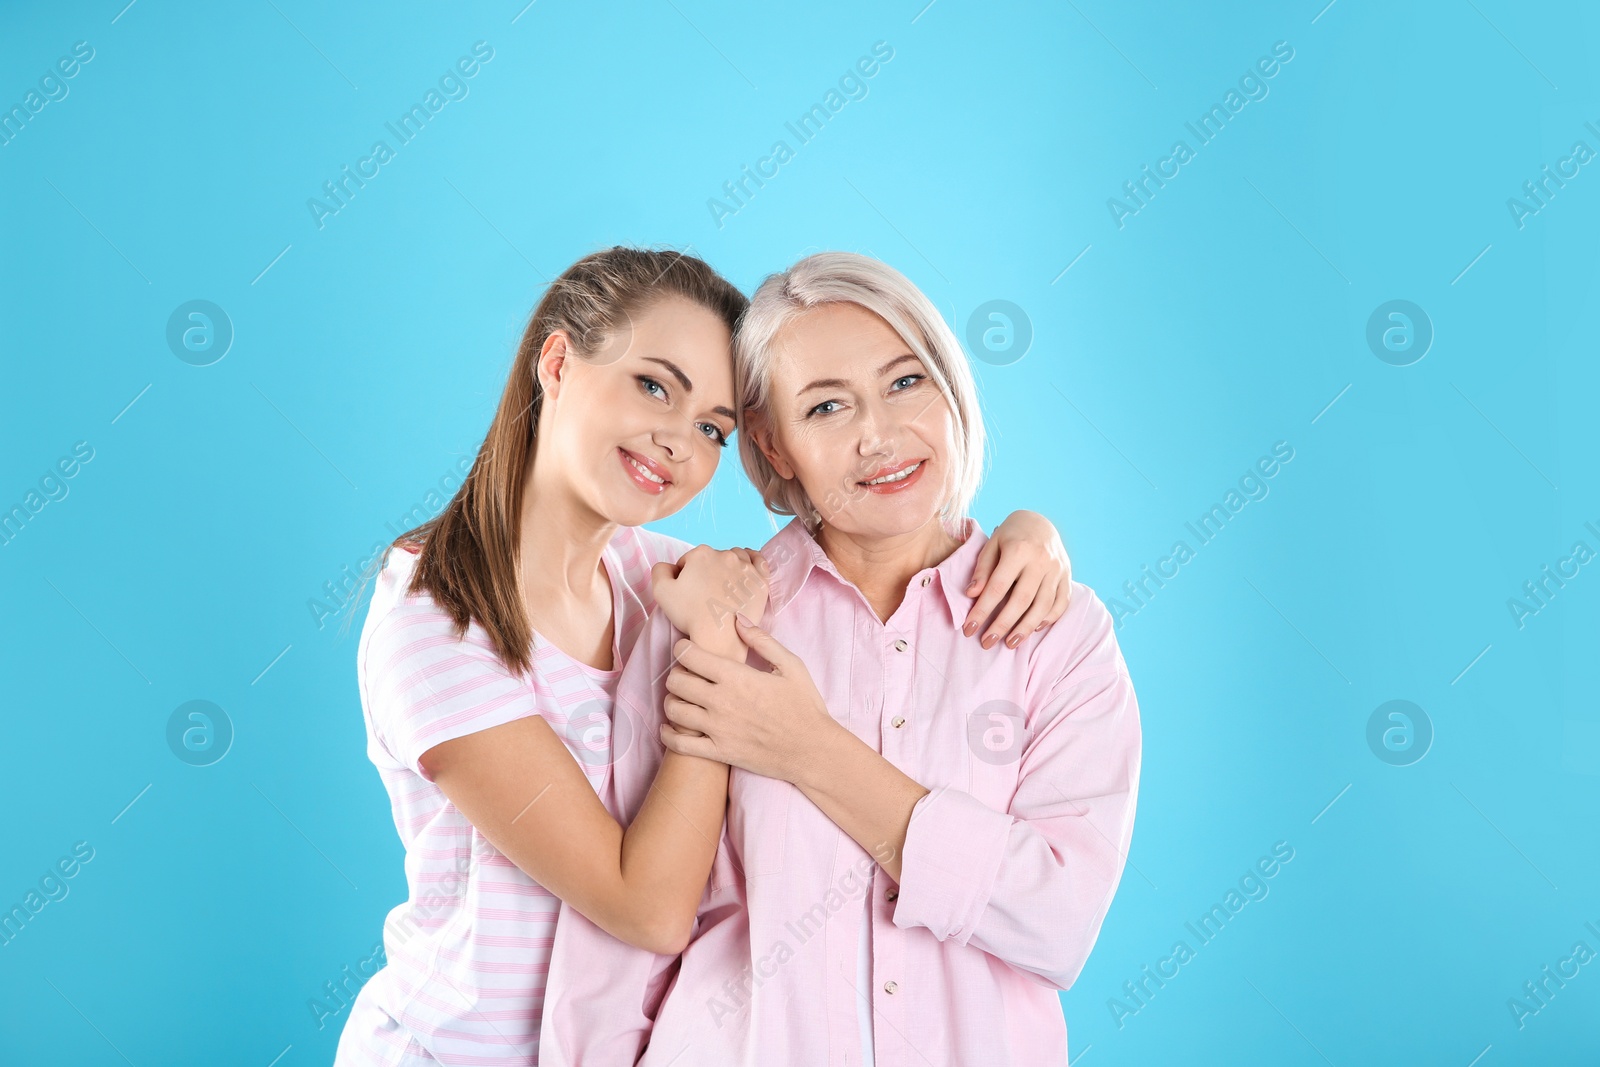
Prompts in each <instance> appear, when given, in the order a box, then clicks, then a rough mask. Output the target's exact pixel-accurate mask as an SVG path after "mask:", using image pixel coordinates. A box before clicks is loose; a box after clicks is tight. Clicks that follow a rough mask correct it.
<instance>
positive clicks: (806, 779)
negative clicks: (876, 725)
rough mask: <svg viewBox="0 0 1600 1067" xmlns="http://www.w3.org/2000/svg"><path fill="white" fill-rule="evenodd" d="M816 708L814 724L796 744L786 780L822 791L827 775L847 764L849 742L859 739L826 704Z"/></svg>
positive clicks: (802, 788) (801, 786) (801, 787)
mask: <svg viewBox="0 0 1600 1067" xmlns="http://www.w3.org/2000/svg"><path fill="white" fill-rule="evenodd" d="M818 710H819V714H818V716H817V718H816V719H815V720H814V722H815V725H814V727H813V728H812V729H810V730H808V731H806V733H805V735H804V736H802V738H801V739H800V744H799V745H798V746H796V749H795V754H794V758H793V760H792V761H791V766H790V768H789V781H790V782H791V783H793V784H794V785H795V786H796V787H798V788H799V789H801V790H816V791H819V792H825V791H826V789H827V779H828V776H829V775H830V774H831V773H834V772H837V771H838V770H839V768H841V767H843V766H846V765H847V763H848V757H849V748H848V746H849V745H850V743H851V742H855V743H856V744H860V743H861V742H860V738H858V737H856V735H855V734H853V733H851V732H850V731H849V730H847V729H845V728H844V726H843V725H842V724H841V723H840V722H839V720H837V719H835V718H834V717H833V716H832V715H830V714H828V709H827V708H826V707H822V708H820V709H818Z"/></svg>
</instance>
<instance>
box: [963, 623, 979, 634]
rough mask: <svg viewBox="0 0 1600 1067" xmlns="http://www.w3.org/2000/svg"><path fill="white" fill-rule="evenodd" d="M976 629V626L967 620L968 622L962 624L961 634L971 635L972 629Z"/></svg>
mask: <svg viewBox="0 0 1600 1067" xmlns="http://www.w3.org/2000/svg"><path fill="white" fill-rule="evenodd" d="M976 629H977V627H976V626H974V625H972V623H970V622H969V623H967V624H966V625H965V626H963V627H962V628H961V632H962V633H963V634H965V635H966V636H967V637H971V636H972V634H973V631H975V630H976Z"/></svg>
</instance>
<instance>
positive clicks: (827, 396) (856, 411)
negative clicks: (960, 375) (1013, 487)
mask: <svg viewBox="0 0 1600 1067" xmlns="http://www.w3.org/2000/svg"><path fill="white" fill-rule="evenodd" d="M771 373H772V380H771V390H770V396H771V402H770V406H769V410H768V413H767V417H766V418H765V419H757V420H756V423H755V425H753V426H752V427H751V432H752V434H753V435H754V439H755V440H756V442H757V443H758V444H759V445H760V446H761V447H762V451H763V452H764V453H765V454H766V456H767V458H768V460H769V461H771V463H772V465H773V467H774V468H776V469H777V471H778V473H779V474H781V475H783V476H784V477H786V478H798V479H799V481H800V485H801V486H802V487H803V488H804V489H805V491H806V495H807V496H809V497H810V498H811V502H812V504H813V505H814V506H815V507H816V509H817V511H818V512H819V513H820V514H821V515H822V519H823V521H824V522H826V523H827V524H828V525H830V526H832V527H834V528H835V529H837V530H839V531H840V532H842V533H850V534H855V535H857V536H861V537H866V538H873V539H876V538H883V537H892V536H895V535H897V534H905V533H910V532H912V531H914V530H917V529H920V528H921V527H922V526H923V525H924V524H926V523H927V522H929V521H931V520H932V519H933V518H934V517H935V516H936V515H937V514H938V512H939V508H940V507H941V506H942V505H943V504H944V502H945V501H946V500H947V499H948V498H949V495H950V491H951V488H952V486H953V484H954V483H953V482H952V480H951V478H952V472H951V470H950V457H951V456H952V455H953V454H954V452H955V441H956V437H955V413H954V411H953V409H952V408H951V406H950V402H949V401H948V400H946V399H945V396H944V394H943V393H942V392H940V391H939V387H938V385H937V384H935V383H934V381H933V379H932V378H930V377H929V376H928V372H927V368H926V367H924V366H923V364H922V361H921V360H920V359H918V358H917V357H916V355H914V354H913V353H912V352H911V349H910V348H909V347H907V345H906V343H905V342H904V341H902V340H901V339H900V335H899V334H897V333H895V331H894V329H893V328H892V327H891V326H890V325H889V324H888V323H887V322H885V321H884V320H883V319H882V318H880V317H878V315H876V314H875V313H873V312H871V311H868V310H867V309H866V308H863V307H861V306H860V305H857V304H846V303H835V304H824V305H822V306H820V307H817V308H814V309H812V310H810V311H807V312H805V313H804V314H802V315H800V316H799V317H798V318H796V319H794V320H793V321H792V322H790V323H789V325H788V326H787V327H785V328H784V329H783V330H782V331H780V332H779V334H778V336H777V338H776V339H775V348H774V358H773V367H772V372H771ZM890 475H899V476H900V477H898V478H896V479H894V480H892V481H885V480H884V479H885V478H886V477H888V476H890Z"/></svg>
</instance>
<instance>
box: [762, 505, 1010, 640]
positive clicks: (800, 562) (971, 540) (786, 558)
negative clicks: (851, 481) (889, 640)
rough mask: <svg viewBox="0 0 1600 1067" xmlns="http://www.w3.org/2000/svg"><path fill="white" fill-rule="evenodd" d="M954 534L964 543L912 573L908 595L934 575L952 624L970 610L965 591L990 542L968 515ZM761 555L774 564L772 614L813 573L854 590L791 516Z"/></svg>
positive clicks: (769, 606) (769, 607) (769, 603)
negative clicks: (823, 573)
mask: <svg viewBox="0 0 1600 1067" xmlns="http://www.w3.org/2000/svg"><path fill="white" fill-rule="evenodd" d="M956 536H957V537H960V538H962V542H961V544H960V546H959V547H957V548H956V550H955V551H954V552H952V553H950V555H948V556H946V557H945V558H944V560H943V561H941V562H940V563H939V564H937V565H936V566H933V567H926V568H924V569H923V570H920V571H918V572H917V573H916V574H915V575H913V576H912V578H911V581H910V583H909V584H908V586H907V590H906V591H907V593H909V592H911V590H912V589H915V588H916V586H917V583H918V582H920V581H921V580H922V577H923V576H924V575H930V576H931V577H932V579H933V580H934V581H936V582H938V583H939V590H940V592H941V593H943V595H944V601H945V603H946V604H947V605H948V606H949V608H950V619H951V621H952V622H953V623H954V622H957V621H959V620H961V619H964V618H965V617H966V614H967V611H968V610H969V609H970V608H971V598H970V597H968V596H967V595H966V587H967V584H968V583H969V582H971V581H972V572H973V569H974V567H975V566H976V565H977V562H978V553H979V552H981V551H982V550H983V546H984V543H985V542H987V541H988V540H989V535H988V534H986V533H984V532H983V528H982V527H981V526H979V525H978V520H976V519H974V518H972V517H970V516H968V517H966V518H964V519H962V520H961V525H960V526H959V527H958V528H957V530H956ZM761 554H762V555H763V556H765V557H766V558H767V563H768V564H769V565H770V567H771V575H770V581H769V584H768V595H767V610H768V611H769V612H772V613H777V612H780V611H782V610H783V609H784V608H785V607H786V606H788V604H789V601H791V600H793V599H794V598H795V596H797V595H798V594H799V592H800V590H801V589H802V588H803V587H804V586H805V584H806V581H807V580H808V579H809V578H810V577H811V575H812V573H813V572H815V571H826V572H827V573H828V574H831V575H833V578H834V580H835V581H837V582H839V583H840V584H841V585H844V586H847V587H849V588H851V589H854V588H855V586H854V585H853V584H851V583H850V582H849V581H847V580H846V579H845V578H844V577H843V576H842V575H841V574H840V573H839V571H838V569H837V568H835V567H834V565H833V561H832V560H831V559H829V558H828V554H827V553H826V552H824V551H823V550H822V546H821V545H819V544H817V541H816V538H814V537H812V536H811V533H810V532H809V531H808V530H807V529H806V527H805V524H804V523H803V522H801V521H800V520H799V519H798V518H793V519H790V520H789V522H788V523H787V524H786V525H785V526H784V528H783V529H781V530H779V531H778V532H777V533H776V534H774V535H773V537H772V539H771V540H770V541H768V542H767V543H766V544H765V545H763V546H762V548H761Z"/></svg>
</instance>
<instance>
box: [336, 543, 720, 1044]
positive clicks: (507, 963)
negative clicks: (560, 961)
mask: <svg viewBox="0 0 1600 1067" xmlns="http://www.w3.org/2000/svg"><path fill="white" fill-rule="evenodd" d="M689 547H690V546H689V545H688V544H686V543H685V542H683V541H679V540H677V539H676V538H672V537H667V536H665V535H663V534H658V533H656V532H654V531H652V530H646V529H643V528H637V527H627V526H623V527H619V528H618V529H617V532H616V534H615V535H614V536H613V537H612V539H611V542H610V544H609V545H608V546H607V547H606V550H605V552H604V553H603V560H604V563H605V567H606V571H607V573H608V574H609V576H610V579H611V590H612V600H613V610H614V615H613V618H614V620H615V622H616V624H615V626H614V630H615V637H614V639H613V653H614V655H615V657H616V658H615V660H614V661H613V664H612V665H613V667H614V668H616V669H613V670H609V671H602V670H596V669H595V668H593V667H591V666H589V665H587V664H585V663H581V662H579V661H577V660H574V659H573V658H572V657H570V656H568V655H567V654H566V653H564V652H562V651H561V650H560V649H558V648H556V647H555V646H553V645H551V644H550V643H549V642H547V641H545V640H544V639H543V638H542V637H539V636H538V635H537V634H535V635H534V640H533V672H532V678H531V680H530V679H528V678H519V677H517V676H514V675H511V674H509V673H508V672H507V671H506V670H505V669H504V667H502V666H501V664H500V662H499V661H498V660H497V659H496V658H495V655H494V651H493V646H492V645H491V644H490V642H489V637H488V634H487V633H486V632H485V631H484V630H483V628H482V627H481V626H479V625H478V624H477V623H476V622H474V623H473V624H472V625H471V626H470V627H469V628H468V630H467V632H466V634H465V635H464V636H462V637H459V638H458V637H457V636H456V633H455V631H454V628H453V625H452V623H451V621H450V618H449V616H448V615H446V614H445V613H444V612H443V611H442V610H440V609H439V607H438V606H437V605H436V604H434V602H433V600H432V598H430V597H428V596H415V597H413V596H407V595H406V593H405V590H406V586H407V585H408V584H409V583H410V580H411V576H412V573H413V570H414V568H415V566H416V556H415V555H414V554H413V553H411V552H407V551H401V550H396V551H392V552H390V554H389V560H388V562H387V563H386V565H385V566H384V569H383V571H382V572H381V573H380V574H379V576H378V580H377V588H376V590H375V591H374V593H373V597H372V606H371V608H370V609H369V611H368V613H367V619H366V623H365V625H364V627H363V629H362V632H361V642H360V645H359V646H358V649H357V653H356V661H357V677H358V683H359V687H360V692H361V706H362V713H363V716H364V718H365V720H366V728H367V756H368V758H370V759H371V760H372V762H373V764H374V765H375V766H376V767H377V768H378V774H379V776H380V777H381V778H382V780H383V785H384V788H385V789H386V790H388V793H389V800H390V804H391V807H392V808H393V812H394V824H395V829H396V830H397V831H398V832H399V834H400V840H401V842H402V843H403V844H404V845H405V849H406V860H405V870H406V883H407V886H408V888H409V895H408V898H407V900H406V901H405V902H404V903H402V904H400V905H399V906H397V907H395V908H394V909H393V910H392V911H391V912H390V913H389V915H388V918H387V919H386V920H385V922H384V928H383V943H384V949H385V953H386V959H387V962H386V964H385V966H384V967H383V968H382V969H380V970H379V971H378V973H377V974H376V975H374V976H373V977H372V978H371V979H370V980H369V981H368V982H367V983H366V985H364V986H362V988H361V992H360V994H359V995H358V996H357V998H356V1003H355V1004H354V1005H352V1007H351V1012H350V1017H349V1019H348V1020H347V1021H346V1023H345V1028H344V1032H343V1034H342V1035H341V1037H340V1041H339V1050H338V1054H337V1056H336V1058H335V1061H334V1062H335V1064H336V1067H374V1065H380V1064H381V1065H384V1067H396V1065H415V1064H426V1063H440V1064H446V1065H452V1064H461V1065H503V1064H530V1065H531V1064H537V1063H538V1059H539V1016H540V1010H541V1008H542V1006H543V1003H544V985H545V975H546V972H547V970H548V963H549V958H550V944H551V940H552V938H553V937H554V935H555V921H556V915H557V913H558V910H559V907H560V901H559V900H558V899H557V898H556V897H555V896H554V895H553V894H551V893H550V892H549V891H548V890H546V889H544V888H543V887H542V886H540V885H539V884H538V883H536V882H534V881H533V879H531V878H529V877H528V876H527V875H526V874H524V873H523V872H522V870H521V869H520V868H519V867H517V866H516V865H515V864H513V863H512V862H511V861H510V860H508V859H507V858H506V857H505V856H503V855H501V853H500V852H499V851H498V850H497V849H496V848H495V847H494V846H493V845H491V844H489V842H488V841H487V840H486V839H485V838H484V837H483V836H482V835H481V834H479V833H478V832H477V830H475V829H474V828H473V826H472V824H471V823H469V822H468V821H467V819H466V818H465V817H464V816H463V815H462V814H461V813H460V812H459V811H457V810H456V808H455V807H454V806H453V805H452V804H451V803H450V802H449V801H448V800H447V799H446V798H445V796H444V794H443V793H442V792H441V791H440V790H439V788H438V787H437V786H436V785H434V784H433V782H432V781H430V780H429V779H428V777H427V776H426V775H425V774H424V773H423V770H422V767H421V764H420V763H419V760H420V758H421V756H422V754H423V753H424V752H426V751H427V750H428V749H430V748H432V747H433V746H435V745H437V744H440V743H441V742H444V741H448V740H450V739H452V738H456V737H462V736H464V735H466V734H470V733H476V732H477V731H479V730H485V729H488V728H490V727H492V726H498V725H501V724H502V723H507V722H510V721H512V720H513V719H520V718H523V717H526V716H529V715H539V716H542V717H543V718H544V719H545V721H547V722H548V723H549V724H550V725H551V727H552V728H553V729H554V730H555V731H556V734H557V735H558V736H560V737H561V738H562V739H563V740H564V741H565V742H566V744H567V747H568V749H569V750H571V752H572V754H573V758H574V759H576V760H577V761H578V762H579V764H580V765H581V766H582V767H583V770H584V773H585V775H586V776H587V777H588V779H589V781H590V782H591V784H593V785H594V787H595V790H596V792H597V793H598V794H599V795H600V796H601V797H602V798H603V799H604V800H605V801H606V802H607V803H608V804H609V803H610V802H611V801H610V789H609V786H610V781H611V753H612V745H613V740H612V714H611V712H612V700H613V697H614V696H615V693H616V683H617V678H618V676H619V675H620V673H621V670H620V668H621V665H622V663H623V662H624V660H625V659H626V658H627V655H628V653H629V652H630V651H631V650H632V648H633V643H634V641H635V640H637V638H638V636H639V633H640V631H641V630H642V629H643V626H644V622H645V618H646V616H647V615H648V613H649V611H650V609H651V608H652V607H653V606H654V604H655V600H654V598H653V597H652V596H651V593H650V568H651V567H652V566H654V565H655V564H656V563H657V562H660V561H663V560H665V561H667V562H676V561H677V560H678V559H679V558H680V557H681V556H682V555H683V553H684V552H686V551H688V549H689ZM624 743H626V739H624V738H623V737H622V735H621V734H620V733H619V735H618V737H617V744H619V745H620V744H624Z"/></svg>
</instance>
